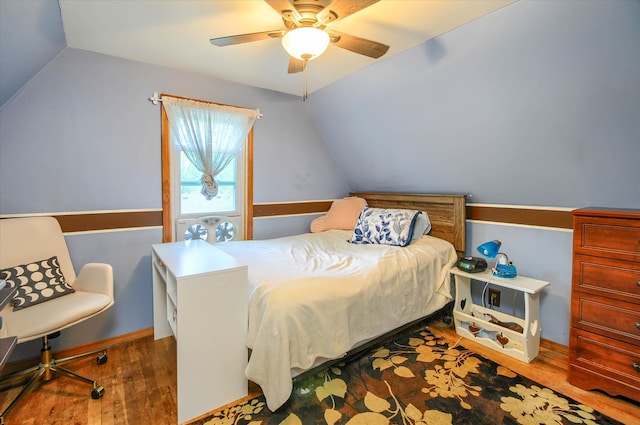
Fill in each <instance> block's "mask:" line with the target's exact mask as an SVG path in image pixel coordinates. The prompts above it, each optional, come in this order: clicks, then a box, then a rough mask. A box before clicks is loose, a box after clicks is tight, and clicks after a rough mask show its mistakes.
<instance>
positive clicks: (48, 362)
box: [0, 335, 107, 425]
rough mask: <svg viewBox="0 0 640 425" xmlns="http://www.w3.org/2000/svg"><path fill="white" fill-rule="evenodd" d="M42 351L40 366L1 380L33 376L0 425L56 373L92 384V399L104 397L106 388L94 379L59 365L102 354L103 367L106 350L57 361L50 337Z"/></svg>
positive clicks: (12, 374)
mask: <svg viewBox="0 0 640 425" xmlns="http://www.w3.org/2000/svg"><path fill="white" fill-rule="evenodd" d="M56 336H57V335H56ZM40 351H41V356H40V364H39V365H37V366H33V367H30V368H27V369H24V370H21V371H18V372H14V373H11V374H8V375H5V376H3V377H1V378H0V383H4V382H11V381H14V380H16V379H18V378H24V377H28V376H29V375H31V377H30V378H29V379H28V381H27V382H26V384H25V385H24V387H23V388H22V390H21V391H20V393H19V394H18V395H17V396H16V397H15V398H14V399H13V401H11V404H9V406H7V408H6V409H4V411H3V412H2V413H1V414H0V425H4V418H6V417H7V415H8V414H9V412H10V411H11V410H12V409H13V408H14V407H15V406H16V405H17V404H18V402H19V401H20V400H21V399H22V397H23V396H24V395H25V394H27V393H28V392H29V391H30V390H31V388H32V387H33V386H34V385H35V384H36V383H37V382H38V381H41V380H42V381H45V382H46V381H50V380H51V379H53V374H54V373H57V374H60V375H64V376H67V377H69V378H73V379H77V380H79V381H82V382H86V383H87V384H91V385H92V389H91V398H92V399H95V400H97V399H99V398H100V397H102V396H103V395H104V387H102V386H100V385H98V383H97V382H96V381H94V380H93V379H89V378H86V377H84V376H82V375H79V374H77V373H75V372H72V371H70V370H69V369H65V368H64V367H61V366H59V365H58V364H59V363H65V362H67V361H70V360H74V359H77V358H80V357H86V356H89V355H91V354H96V353H100V354H99V355H98V358H97V362H98V364H100V365H102V364H105V363H106V362H107V352H106V350H95V351H90V352H88V353H82V354H78V355H75V356H70V357H65V358H63V359H57V360H56V359H54V358H53V353H52V352H51V347H50V346H49V336H44V337H42V349H41V350H40Z"/></svg>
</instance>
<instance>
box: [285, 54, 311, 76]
mask: <svg viewBox="0 0 640 425" xmlns="http://www.w3.org/2000/svg"><path fill="white" fill-rule="evenodd" d="M306 65H307V62H305V61H302V60H300V59H296V58H293V57H290V58H289V70H288V72H289V74H296V73H298V72H302V71H304V68H305V66H306Z"/></svg>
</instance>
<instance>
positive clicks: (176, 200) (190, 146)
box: [162, 95, 257, 242]
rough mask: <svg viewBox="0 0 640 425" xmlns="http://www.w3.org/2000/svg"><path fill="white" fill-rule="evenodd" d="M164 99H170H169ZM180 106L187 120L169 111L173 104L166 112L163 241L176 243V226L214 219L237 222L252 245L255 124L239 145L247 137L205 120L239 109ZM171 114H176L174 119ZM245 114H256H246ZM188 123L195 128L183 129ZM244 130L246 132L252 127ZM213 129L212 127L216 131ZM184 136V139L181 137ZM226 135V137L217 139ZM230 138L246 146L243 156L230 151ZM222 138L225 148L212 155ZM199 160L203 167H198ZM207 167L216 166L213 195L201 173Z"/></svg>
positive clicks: (196, 104) (195, 103) (208, 104)
mask: <svg viewBox="0 0 640 425" xmlns="http://www.w3.org/2000/svg"><path fill="white" fill-rule="evenodd" d="M167 98H169V99H170V101H171V102H173V101H174V100H175V99H177V98H174V97H170V96H167ZM164 99H165V95H163V100H164ZM180 100H181V104H180V106H182V105H187V108H188V111H187V113H186V114H184V112H183V111H182V112H179V113H176V110H175V107H174V106H173V103H172V104H170V105H167V106H166V107H165V104H168V103H169V102H163V103H164V104H163V108H162V176H163V178H162V181H163V183H162V186H163V188H162V192H163V193H162V194H163V203H162V204H163V205H162V207H163V228H164V229H163V241H164V242H169V241H172V240H176V238H175V237H174V236H175V235H174V233H175V230H174V229H176V224H179V223H181V222H184V221H185V219H195V218H200V217H203V216H211V215H215V216H232V218H233V220H234V224H235V225H236V226H241V228H240V229H239V234H241V235H244V238H245V239H250V238H251V237H252V225H251V224H252V220H253V212H252V208H251V207H252V203H253V199H252V198H253V196H252V195H253V187H252V175H253V164H252V160H253V126H252V125H253V121H251V127H250V130H248V131H249V133H248V135H247V134H246V133H242V134H244V135H246V139H239V138H238V135H239V134H241V133H239V132H238V128H236V127H234V126H233V125H228V124H224V125H219V124H218V122H217V121H216V120H215V119H209V118H207V117H206V116H203V115H200V114H201V113H204V114H206V113H207V112H206V111H207V110H209V109H214V110H215V108H216V107H220V108H221V109H224V108H229V109H232V110H233V109H238V108H235V107H228V106H226V105H218V104H214V103H211V102H202V101H189V100H188V99H180ZM185 102H186V103H185ZM200 105H202V106H203V108H202V109H203V110H204V111H200V110H199V108H198V107H199V106H200ZM212 105H214V106H212ZM167 109H169V111H170V112H169V114H167ZM193 110H195V111H196V113H194V114H191V113H190V112H189V111H193ZM225 110H226V109H225ZM241 111H251V110H246V109H241ZM234 112H235V111H234ZM251 112H255V114H256V115H255V116H257V111H251ZM179 114H183V115H184V116H179ZM232 114H233V112H232ZM185 117H186V118H185ZM243 119H244V120H246V119H247V118H246V117H244V118H243ZM253 119H255V117H254V118H253ZM183 120H187V121H188V122H189V123H190V124H187V125H186V126H185V125H182V124H181V123H183V122H185V121H183ZM176 123H177V124H176ZM172 125H174V126H173V127H172ZM244 125H245V126H246V123H244ZM208 126H210V127H211V129H212V130H211V131H209V127H208ZM203 128H204V130H203ZM181 131H182V132H183V133H180V132H181ZM220 131H222V132H223V133H224V134H223V135H219V134H215V133H216V132H220ZM244 131H246V129H245V130H244ZM228 134H230V136H229V137H230V138H233V137H235V138H236V140H239V141H240V142H241V147H240V150H239V151H237V147H236V148H234V149H233V150H231V149H230V148H228V146H226V145H224V144H225V143H226V140H227V139H228V137H227V135H228ZM191 137H192V138H193V139H194V140H187V142H188V143H185V139H189V138H191ZM216 137H218V138H219V139H222V140H223V142H222V145H223V148H218V150H217V151H216V150H215V149H210V148H211V146H214V147H216V148H217V147H219V146H221V145H216V142H215V141H216V139H215V138H216ZM240 137H245V136H242V135H241V136H240ZM174 138H179V139H180V140H179V141H178V143H176V142H175V140H173V139H174ZM205 139H206V142H205ZM236 151H237V153H236V154H235V155H233V154H232V155H231V156H230V157H229V156H228V155H226V153H228V152H232V153H233V152H236ZM194 156H195V158H194ZM221 158H222V159H221ZM199 160H201V161H202V162H198V161H199ZM208 161H209V162H208ZM227 162H228V163H227ZM204 164H210V165H211V166H212V168H210V170H212V172H211V175H212V176H215V181H214V183H213V189H214V190H213V191H212V190H211V189H212V185H211V182H210V181H208V180H207V179H206V175H207V174H206V172H203V171H201V170H203V169H205V168H206V165H204ZM225 164H226V165H225ZM205 171H206V170H205ZM216 186H217V190H216ZM205 195H206V196H205ZM177 239H180V238H177Z"/></svg>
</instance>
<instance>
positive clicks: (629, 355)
mask: <svg viewBox="0 0 640 425" xmlns="http://www.w3.org/2000/svg"><path fill="white" fill-rule="evenodd" d="M585 375H589V376H591V377H595V376H599V377H600V378H601V379H600V380H594V379H585V378H584V376H585ZM569 382H570V383H571V384H573V385H578V386H580V387H581V388H585V389H595V388H599V389H603V390H605V391H607V392H609V393H610V394H612V395H620V394H621V395H625V396H627V397H630V398H633V399H634V400H636V401H640V347H638V346H634V345H631V344H625V343H623V342H620V341H616V340H611V339H609V338H605V337H603V336H600V335H594V334H591V333H589V332H584V331H581V330H579V329H571V348H570V351H569Z"/></svg>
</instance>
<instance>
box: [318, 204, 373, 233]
mask: <svg viewBox="0 0 640 425" xmlns="http://www.w3.org/2000/svg"><path fill="white" fill-rule="evenodd" d="M366 206H367V201H366V200H364V199H363V198H358V197H357V196H352V197H349V198H344V199H338V200H336V201H333V203H332V204H331V208H329V211H327V214H325V215H323V216H321V217H318V218H316V219H315V220H313V221H312V222H311V232H312V233H317V232H324V231H325V230H331V229H341V230H353V228H354V227H355V226H356V222H357V221H358V217H360V213H361V212H362V209H363V208H364V207H366Z"/></svg>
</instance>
